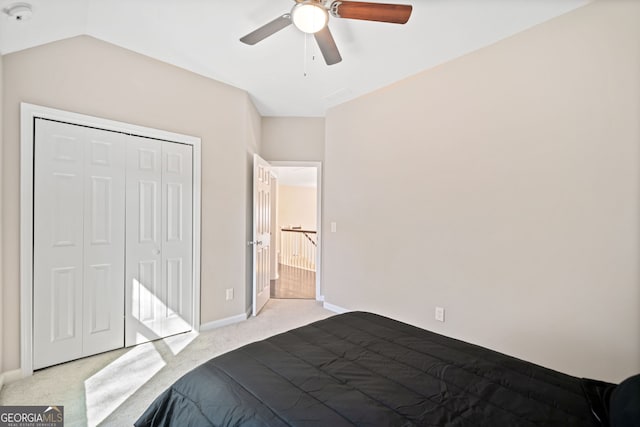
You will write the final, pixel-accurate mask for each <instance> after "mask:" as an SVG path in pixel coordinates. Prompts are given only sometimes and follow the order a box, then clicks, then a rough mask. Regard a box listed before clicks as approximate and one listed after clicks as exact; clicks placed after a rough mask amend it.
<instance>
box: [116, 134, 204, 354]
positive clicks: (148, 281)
mask: <svg viewBox="0 0 640 427" xmlns="http://www.w3.org/2000/svg"><path fill="white" fill-rule="evenodd" d="M127 151H128V154H127V190H126V193H127V214H126V217H127V219H126V221H127V263H126V286H125V292H126V295H125V300H126V323H125V324H126V331H125V337H126V340H125V342H126V345H127V346H131V345H135V344H140V343H143V342H147V341H150V340H154V339H158V338H163V337H166V336H168V335H172V334H176V333H180V332H186V331H189V330H191V323H192V316H193V295H192V289H193V277H192V266H193V254H192V252H193V251H192V243H193V240H192V239H193V231H192V197H193V194H192V193H193V190H192V186H193V184H192V180H193V178H192V174H193V171H192V148H191V147H190V146H187V145H181V144H173V143H168V142H163V141H157V140H152V139H149V138H143V137H137V136H129V137H128V141H127Z"/></svg>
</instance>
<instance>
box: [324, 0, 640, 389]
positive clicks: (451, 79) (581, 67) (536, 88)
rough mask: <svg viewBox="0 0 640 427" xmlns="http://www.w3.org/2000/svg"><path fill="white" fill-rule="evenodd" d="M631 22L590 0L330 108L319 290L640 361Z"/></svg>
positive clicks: (629, 12) (598, 360) (435, 325)
mask: <svg viewBox="0 0 640 427" xmlns="http://www.w3.org/2000/svg"><path fill="white" fill-rule="evenodd" d="M638 22H640V2H632V1H618V2H606V1H602V2H595V3H593V4H590V5H588V6H585V7H583V8H581V9H578V10H576V11H574V12H572V13H569V14H567V15H564V16H561V17H559V18H557V19H555V20H552V21H549V22H547V23H545V24H542V25H540V26H537V27H535V28H532V29H530V30H528V31H526V32H524V33H521V34H518V35H516V36H514V37H511V38H509V39H507V40H504V41H502V42H499V43H497V44H495V45H493V46H490V47H487V48H485V49H483V50H481V51H478V52H475V53H472V54H469V55H467V56H465V57H462V58H460V59H457V60H454V61H452V62H450V63H447V64H445V65H442V66H440V67H437V68H435V69H432V70H428V71H426V72H423V73H421V74H419V75H416V76H414V77H413V78H410V79H407V80H404V81H402V82H399V83H397V84H395V85H393V86H390V87H387V88H385V89H382V90H380V91H377V92H375V93H373V94H371V95H369V96H365V97H362V98H360V99H357V100H355V101H352V102H349V103H347V104H343V105H342V106H338V107H336V108H334V109H332V110H331V111H330V112H329V114H328V115H327V119H326V120H327V140H326V151H325V179H324V182H325V187H324V188H325V191H324V194H325V198H324V211H323V220H324V224H323V226H324V229H325V230H328V229H329V224H330V222H332V221H335V222H337V226H338V232H337V233H335V234H334V233H325V235H324V258H323V286H324V295H325V298H326V301H327V302H329V303H332V304H336V305H338V306H342V307H345V308H350V309H366V310H373V311H376V312H380V313H383V314H386V315H390V316H392V317H396V318H398V319H401V320H405V321H409V322H411V323H414V324H417V325H419V326H422V327H426V328H428V329H432V330H434V331H437V332H440V333H443V334H445V335H449V336H454V337H457V338H461V339H464V340H468V341H471V342H475V343H478V344H481V345H484V346H488V347H490V348H493V349H497V350H499V351H503V352H506V353H509V354H512V355H515V356H517V357H521V358H525V359H528V360H531V361H533V362H536V363H539V364H542V365H544V366H547V367H550V368H553V369H557V370H561V371H564V372H568V373H571V374H575V375H581V376H588V377H596V378H600V379H603V380H612V381H618V380H621V379H623V378H624V377H626V376H628V375H631V374H633V373H637V372H640V286H639V283H640V281H639V268H638V267H639V260H640V253H639V248H638V243H639V242H638V240H639V239H638V236H639V235H640V229H639V226H638V224H639V218H640V211H639V206H638V201H639V195H640V187H639V184H640V179H639V171H640V156H639V155H640V151H639V144H640V78H638V76H640V26H639V25H638ZM354 168H355V169H356V170H357V173H354V172H353V171H354ZM436 305H438V306H442V307H444V308H445V309H446V322H445V323H439V322H436V321H435V320H434V307H435V306H436Z"/></svg>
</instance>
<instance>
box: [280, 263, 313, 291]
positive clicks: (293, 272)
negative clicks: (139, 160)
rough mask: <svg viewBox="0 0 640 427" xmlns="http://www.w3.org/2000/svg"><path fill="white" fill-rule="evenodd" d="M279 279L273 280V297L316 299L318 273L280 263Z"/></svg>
mask: <svg viewBox="0 0 640 427" xmlns="http://www.w3.org/2000/svg"><path fill="white" fill-rule="evenodd" d="M278 272H279V279H278V280H272V281H271V298H298V299H315V297H316V273H315V271H309V270H303V269H301V268H296V267H290V266H288V265H283V264H278Z"/></svg>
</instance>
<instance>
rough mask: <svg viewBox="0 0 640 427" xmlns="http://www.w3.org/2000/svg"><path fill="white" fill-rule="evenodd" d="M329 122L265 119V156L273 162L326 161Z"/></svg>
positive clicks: (323, 120) (263, 137)
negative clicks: (325, 147) (326, 125)
mask: <svg viewBox="0 0 640 427" xmlns="http://www.w3.org/2000/svg"><path fill="white" fill-rule="evenodd" d="M324 140H325V119H324V118H322V117H263V119H262V151H261V154H260V155H261V156H262V157H263V158H264V159H266V160H271V161H315V162H321V161H323V160H324Z"/></svg>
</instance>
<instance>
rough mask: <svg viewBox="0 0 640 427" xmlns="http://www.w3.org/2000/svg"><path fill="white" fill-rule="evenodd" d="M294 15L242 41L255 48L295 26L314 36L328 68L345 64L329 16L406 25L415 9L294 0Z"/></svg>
mask: <svg viewBox="0 0 640 427" xmlns="http://www.w3.org/2000/svg"><path fill="white" fill-rule="evenodd" d="M294 1H295V3H296V4H295V5H294V6H293V9H291V12H290V13H285V14H283V15H281V16H279V17H277V18H276V19H274V20H273V21H271V22H269V23H268V24H265V25H263V26H262V27H260V28H258V29H257V30H255V31H253V32H251V33H249V34H247V35H246V36H244V37H242V38H241V39H240V41H241V42H242V43H245V44H248V45H254V44H256V43H258V42H260V41H262V40H264V39H266V38H267V37H269V36H271V35H273V34H275V33H277V32H278V31H280V30H282V29H284V28H286V27H288V26H289V25H291V24H294V25H295V26H296V27H297V28H298V29H299V30H300V31H302V32H304V33H307V34H313V36H314V38H315V39H316V42H317V43H318V46H319V47H320V51H321V52H322V56H323V57H324V60H325V62H326V63H327V65H333V64H337V63H338V62H340V61H342V56H340V51H339V50H338V46H337V45H336V42H335V40H334V39H333V36H332V35H331V31H330V30H329V27H328V23H329V15H331V16H332V17H334V18H346V19H360V20H364V21H378V22H390V23H393V24H406V23H407V21H409V18H410V17H411V11H412V10H413V7H412V6H410V5H403V4H386V3H370V2H360V1H332V0H294Z"/></svg>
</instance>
